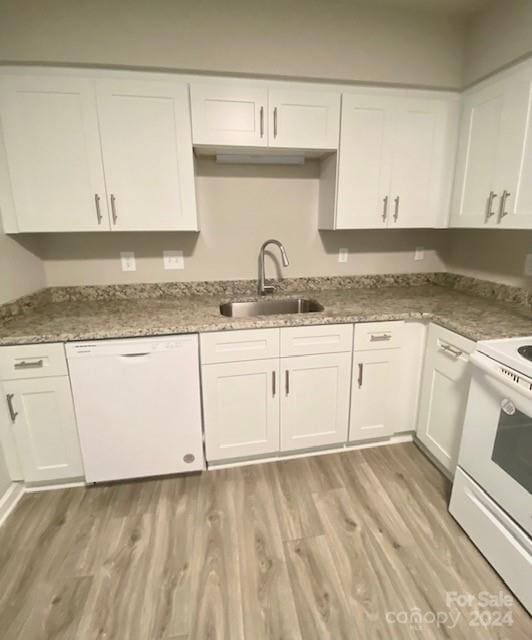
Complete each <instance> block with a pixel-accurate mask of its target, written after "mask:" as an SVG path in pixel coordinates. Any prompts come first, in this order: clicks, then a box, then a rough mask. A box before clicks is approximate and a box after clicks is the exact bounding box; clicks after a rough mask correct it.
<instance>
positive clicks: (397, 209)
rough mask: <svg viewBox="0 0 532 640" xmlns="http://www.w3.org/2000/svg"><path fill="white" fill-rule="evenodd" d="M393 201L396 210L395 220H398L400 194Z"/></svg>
mask: <svg viewBox="0 0 532 640" xmlns="http://www.w3.org/2000/svg"><path fill="white" fill-rule="evenodd" d="M393 201H394V202H395V208H394V212H393V220H394V222H397V219H398V218H399V196H396V197H395V198H394V199H393Z"/></svg>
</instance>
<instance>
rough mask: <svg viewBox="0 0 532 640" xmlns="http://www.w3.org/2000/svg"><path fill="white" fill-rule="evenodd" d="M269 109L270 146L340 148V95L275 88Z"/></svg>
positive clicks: (269, 101) (271, 93)
mask: <svg viewBox="0 0 532 640" xmlns="http://www.w3.org/2000/svg"><path fill="white" fill-rule="evenodd" d="M268 107H269V128H268V132H269V136H268V141H269V145H270V147H286V148H292V149H338V135H339V131H340V94H339V93H333V92H319V91H303V90H297V89H286V90H280V89H278V90H275V89H274V90H270V92H269V97H268Z"/></svg>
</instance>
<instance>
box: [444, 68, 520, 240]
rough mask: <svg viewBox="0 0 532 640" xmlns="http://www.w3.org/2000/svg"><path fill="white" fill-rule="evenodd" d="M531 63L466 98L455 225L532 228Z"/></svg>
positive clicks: (483, 85) (457, 168) (495, 79)
mask: <svg viewBox="0 0 532 640" xmlns="http://www.w3.org/2000/svg"><path fill="white" fill-rule="evenodd" d="M531 89H532V64H530V63H525V64H524V65H520V66H519V67H518V68H517V69H513V70H511V71H509V72H506V73H504V74H502V75H500V76H497V77H496V78H493V79H490V80H488V81H486V82H484V83H482V85H480V86H479V87H475V88H473V89H471V90H470V91H468V92H467V93H466V95H465V97H464V102H463V109H462V120H461V128H460V140H459V147H458V159H457V165H456V178H455V185H454V193H453V201H452V210H451V223H450V226H453V227H482V228H514V229H519V228H530V227H532V186H531V185H532V122H531V112H532V93H531Z"/></svg>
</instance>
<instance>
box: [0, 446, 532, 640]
mask: <svg viewBox="0 0 532 640" xmlns="http://www.w3.org/2000/svg"><path fill="white" fill-rule="evenodd" d="M448 494H449V483H448V482H447V480H446V479H445V478H444V477H443V476H442V475H441V474H440V473H439V472H438V471H437V470H436V469H435V468H434V467H433V466H432V464H431V463H430V462H429V461H428V460H427V459H426V458H425V457H424V456H423V455H422V454H421V453H420V452H419V451H418V450H417V449H416V448H415V446H414V445H413V444H401V445H391V446H387V447H377V448H374V449H365V450H361V451H352V452H345V453H340V454H331V455H324V456H320V457H313V458H300V459H297V460H291V461H283V462H276V463H269V464H260V465H254V466H248V467H239V468H235V469H227V470H219V471H209V472H208V473H203V474H201V475H193V476H188V477H177V478H164V479H154V480H147V481H136V482H129V483H121V484H113V485H108V486H98V487H90V488H73V489H65V490H57V491H49V492H42V493H34V494H27V495H25V496H24V497H23V499H22V500H21V502H20V503H19V505H18V506H17V508H16V510H15V512H14V513H13V514H12V515H11V516H10V518H9V519H8V521H7V522H6V523H5V525H4V526H3V527H2V528H1V529H0V637H1V638H2V640H44V639H47V640H48V639H54V640H55V639H62V640H94V639H102V640H103V639H105V640H242V639H245V640H262V639H266V638H268V639H276V640H314V639H316V640H344V639H345V640H354V639H359V638H362V639H364V640H366V639H371V640H373V639H378V638H382V639H388V638H394V639H395V638H399V639H400V638H429V639H431V638H464V639H467V640H475V639H476V638H479V639H485V638H508V639H512V640H513V639H520V638H523V639H528V640H529V639H530V638H532V622H531V618H530V617H529V616H528V614H527V613H526V612H525V611H524V609H523V608H522V607H521V606H520V605H519V604H518V602H517V601H516V600H514V602H513V606H512V607H510V608H509V609H505V608H503V609H498V610H497V609H495V608H491V609H490V611H491V612H494V611H498V612H499V613H505V612H506V611H508V610H509V611H510V612H511V616H512V618H513V624H511V625H509V624H502V625H500V626H493V625H491V626H487V627H484V626H478V625H476V624H475V623H478V622H479V617H478V613H479V612H481V611H482V609H480V608H479V607H478V606H477V605H473V606H463V607H458V606H453V607H451V608H449V607H448V606H447V603H446V593H447V592H451V591H455V592H458V593H460V594H469V593H471V594H474V595H476V594H478V593H479V592H481V591H488V592H490V593H494V594H496V593H499V592H501V591H502V592H503V593H505V594H508V593H509V592H508V590H507V588H506V587H505V585H504V583H503V582H502V581H501V580H500V578H499V577H498V576H497V574H496V573H495V572H494V571H493V570H492V569H491V567H490V566H489V564H488V563H487V562H486V561H485V560H484V558H483V557H482V556H481V554H480V553H479V552H478V551H477V549H476V548H475V547H474V546H473V544H472V543H471V542H470V541H469V539H468V538H467V536H466V535H465V533H464V532H463V531H462V530H461V529H460V527H459V526H458V525H457V524H456V522H455V521H454V520H453V518H452V517H451V516H450V515H449V514H448V512H447V501H448ZM531 588H532V585H531ZM412 611H414V612H417V613H418V614H421V615H422V616H423V618H422V620H421V622H419V621H417V623H416V619H415V618H414V619H413V620H411V619H410V618H409V617H408V616H410V614H411V612H412ZM438 612H439V613H440V615H447V616H449V615H451V614H452V616H453V617H452V618H447V619H446V620H442V622H441V623H440V624H439V625H438V624H437V623H436V622H435V621H434V616H435V615H437V614H438ZM387 613H388V615H387ZM390 615H391V616H394V617H393V618H391V619H390ZM497 616H498V614H495V615H492V621H494V620H495V619H496V618H497ZM405 617H408V621H406V622H405ZM506 622H508V619H506Z"/></svg>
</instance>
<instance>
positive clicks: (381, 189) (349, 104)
mask: <svg viewBox="0 0 532 640" xmlns="http://www.w3.org/2000/svg"><path fill="white" fill-rule="evenodd" d="M393 104H394V100H393V98H390V97H388V96H364V95H361V96H356V95H349V94H346V95H344V97H343V101H342V125H341V130H342V138H341V143H340V154H339V155H340V158H339V167H338V169H339V176H338V195H337V210H336V224H335V228H337V229H352V228H357V229H374V228H379V227H382V228H384V227H386V226H387V224H388V214H389V206H390V203H389V195H388V191H389V187H390V169H391V153H390V152H391V149H390V140H391V137H392V126H393V122H392V115H393V111H392V109H393Z"/></svg>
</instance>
